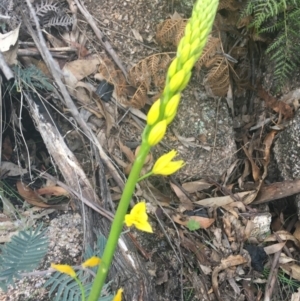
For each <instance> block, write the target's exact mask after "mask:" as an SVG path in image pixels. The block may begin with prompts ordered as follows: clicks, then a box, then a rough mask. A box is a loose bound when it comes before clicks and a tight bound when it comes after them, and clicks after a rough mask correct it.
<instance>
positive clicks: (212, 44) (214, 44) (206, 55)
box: [195, 36, 221, 71]
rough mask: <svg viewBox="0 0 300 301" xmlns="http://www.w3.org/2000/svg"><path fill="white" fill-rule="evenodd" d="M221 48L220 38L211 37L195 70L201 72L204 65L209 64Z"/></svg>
mask: <svg viewBox="0 0 300 301" xmlns="http://www.w3.org/2000/svg"><path fill="white" fill-rule="evenodd" d="M220 48H221V41H220V39H219V38H215V37H213V36H210V37H209V38H208V41H207V43H206V45H205V47H204V49H203V52H202V55H201V57H200V58H199V60H198V61H197V63H196V65H195V69H196V70H197V71H199V70H200V69H201V67H202V65H203V64H205V63H207V62H208V60H210V59H211V58H212V57H213V56H215V54H216V52H217V51H218V50H219V49H220Z"/></svg>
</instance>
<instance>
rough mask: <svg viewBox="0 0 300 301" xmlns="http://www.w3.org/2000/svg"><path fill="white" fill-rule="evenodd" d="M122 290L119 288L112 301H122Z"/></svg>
mask: <svg viewBox="0 0 300 301" xmlns="http://www.w3.org/2000/svg"><path fill="white" fill-rule="evenodd" d="M122 293H123V289H122V288H119V289H118V291H117V294H116V295H115V296H114V299H113V301H121V300H122Z"/></svg>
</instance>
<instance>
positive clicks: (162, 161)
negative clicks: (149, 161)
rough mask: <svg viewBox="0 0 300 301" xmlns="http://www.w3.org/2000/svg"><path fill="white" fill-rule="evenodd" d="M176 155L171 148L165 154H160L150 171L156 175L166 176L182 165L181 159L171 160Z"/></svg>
mask: <svg viewBox="0 0 300 301" xmlns="http://www.w3.org/2000/svg"><path fill="white" fill-rule="evenodd" d="M176 155H177V152H176V151H175V150H174V149H173V150H171V151H170V152H168V153H167V154H165V155H162V156H161V157H160V158H158V159H157V161H156V162H155V164H154V166H153V168H152V173H153V174H156V175H163V176H168V175H171V174H173V173H174V172H176V171H177V170H178V169H180V168H181V167H182V166H183V165H184V161H183V160H179V161H172V160H173V158H174V157H175V156H176Z"/></svg>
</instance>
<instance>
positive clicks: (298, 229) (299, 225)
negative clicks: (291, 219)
mask: <svg viewBox="0 0 300 301" xmlns="http://www.w3.org/2000/svg"><path fill="white" fill-rule="evenodd" d="M293 235H294V237H295V238H296V239H297V240H299V241H300V221H297V222H296V224H295V231H294V233H293Z"/></svg>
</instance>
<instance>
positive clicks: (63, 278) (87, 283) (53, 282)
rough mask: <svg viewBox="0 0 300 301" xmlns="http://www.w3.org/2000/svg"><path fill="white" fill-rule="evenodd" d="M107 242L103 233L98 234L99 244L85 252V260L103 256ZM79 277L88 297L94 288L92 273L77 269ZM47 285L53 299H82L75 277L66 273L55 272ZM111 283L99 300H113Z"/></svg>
mask: <svg viewBox="0 0 300 301" xmlns="http://www.w3.org/2000/svg"><path fill="white" fill-rule="evenodd" d="M105 244H106V238H105V237H104V236H103V235H102V234H99V235H98V239H97V244H96V246H95V248H94V249H93V248H91V247H88V248H87V250H86V252H85V254H84V260H86V259H88V258H90V257H92V256H98V257H100V258H101V256H102V254H103V251H104V248H105ZM91 270H92V271H93V272H94V273H95V272H96V271H97V267H94V268H92V269H91ZM77 276H78V279H79V280H80V281H81V282H82V284H83V286H84V289H85V293H86V297H87V296H88V295H89V294H90V291H91V288H92V279H91V273H90V272H89V271H87V270H78V271H77ZM45 287H48V288H49V296H50V297H51V300H53V301H81V291H80V288H79V286H78V284H77V283H76V281H74V279H73V278H71V277H70V276H68V275H66V274H61V273H58V272H57V273H54V274H52V275H51V276H50V278H49V279H48V280H47V281H46V283H45ZM108 288H109V283H107V284H106V285H104V286H103V289H102V293H101V297H100V298H99V301H111V300H112V299H113V295H111V294H110V293H109V289H108Z"/></svg>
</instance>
